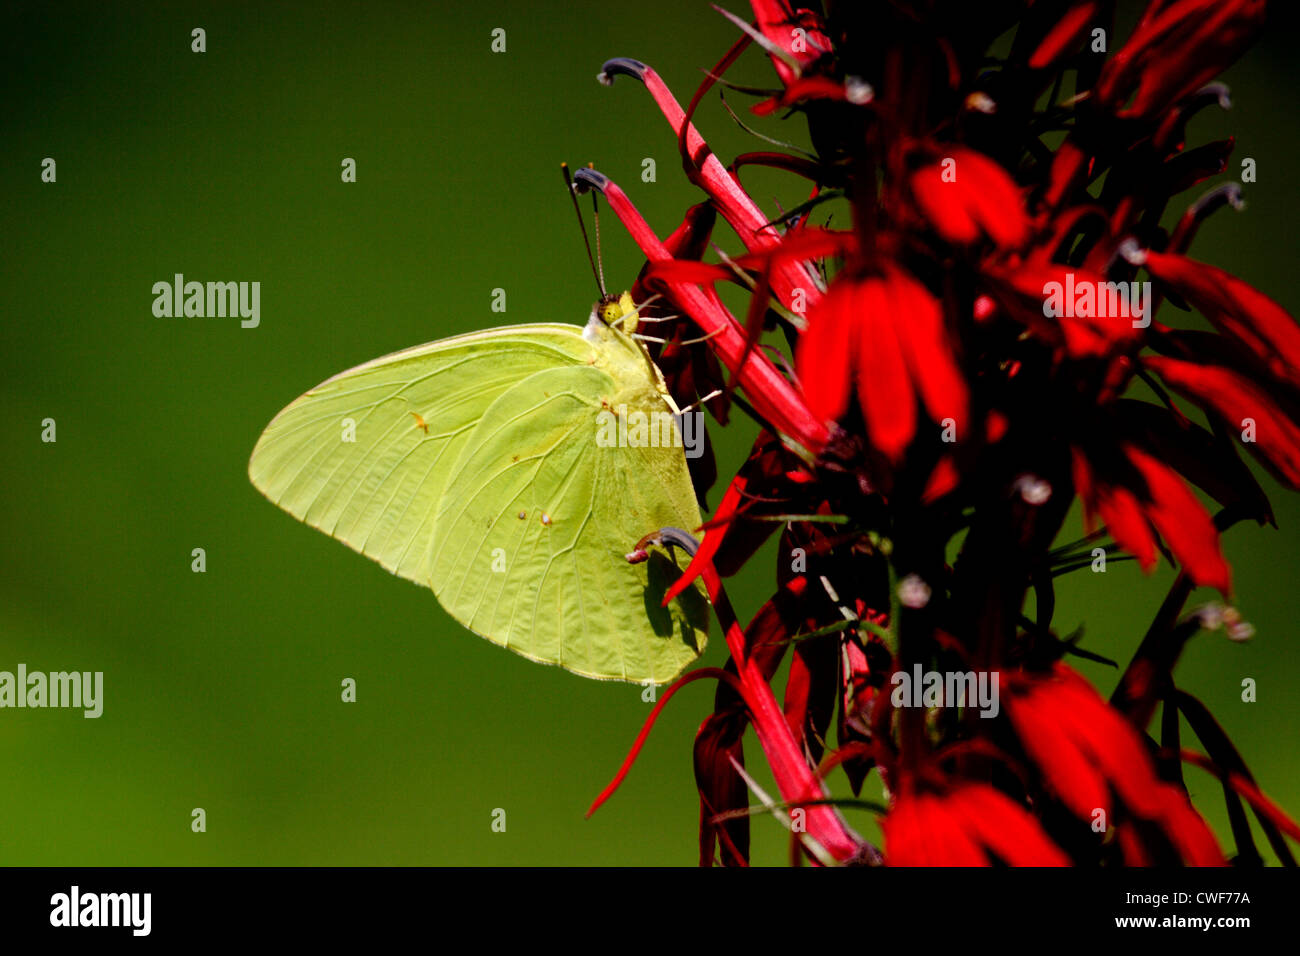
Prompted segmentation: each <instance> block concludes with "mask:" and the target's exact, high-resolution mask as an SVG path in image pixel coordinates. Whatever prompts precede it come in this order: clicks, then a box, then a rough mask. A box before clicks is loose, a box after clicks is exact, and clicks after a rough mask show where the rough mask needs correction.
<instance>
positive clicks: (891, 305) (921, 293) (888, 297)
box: [796, 268, 968, 462]
mask: <svg viewBox="0 0 1300 956" xmlns="http://www.w3.org/2000/svg"><path fill="white" fill-rule="evenodd" d="M796 360H797V362H798V364H797V368H798V371H799V378H800V381H801V382H802V383H803V389H804V398H805V399H806V400H807V402H808V407H809V408H810V409H812V411H813V413H814V414H816V415H818V416H819V417H820V418H823V419H825V420H828V421H833V420H835V419H837V418H840V417H841V416H842V415H843V414H844V412H845V409H846V408H847V407H848V402H849V390H850V385H851V382H852V381H853V380H854V379H856V382H857V389H858V399H859V401H860V402H861V404H862V410H863V413H864V415H865V416H866V422H867V435H868V437H869V438H870V440H871V443H872V445H874V446H875V447H876V448H877V449H879V450H880V451H881V452H883V453H884V454H885V456H886V457H888V458H889V459H890V460H891V461H895V462H897V461H898V460H899V459H900V458H901V457H902V454H903V452H904V450H905V449H906V448H907V446H908V445H909V444H910V443H911V441H912V438H913V436H914V435H915V433H916V415H915V408H916V398H917V395H918V394H919V396H920V398H921V401H922V403H923V405H924V406H925V409H926V411H927V412H928V413H929V415H930V417H931V419H933V420H934V421H935V422H942V421H943V420H944V419H951V420H952V422H953V423H954V425H955V427H956V429H957V432H958V433H959V434H963V433H964V432H965V428H966V418H967V402H968V396H967V388H966V382H965V380H964V379H963V378H962V375H961V372H960V371H959V369H958V368H957V362H956V359H955V358H954V356H953V352H952V346H951V345H950V343H949V340H948V333H947V330H946V329H945V328H944V320H943V313H942V310H941V309H940V306H939V303H938V302H937V301H936V300H935V298H934V296H932V295H931V294H930V293H929V291H928V290H927V289H926V288H925V286H923V285H921V284H920V283H919V282H917V281H916V280H915V279H913V278H912V277H911V276H909V275H907V274H906V273H905V272H903V271H902V270H901V269H896V268H891V269H889V270H888V271H887V272H886V273H885V274H884V275H883V276H880V277H876V276H867V277H865V278H861V279H859V278H854V277H844V278H841V279H839V280H838V281H837V282H835V283H834V284H833V285H832V286H831V288H830V291H829V293H828V294H827V295H826V297H825V298H824V299H823V300H822V301H821V303H820V304H819V305H818V306H817V308H816V309H815V310H814V311H813V312H812V313H810V314H809V316H808V331H807V332H806V333H805V334H804V337H803V339H802V340H801V341H800V344H799V350H798V352H797V353H796Z"/></svg>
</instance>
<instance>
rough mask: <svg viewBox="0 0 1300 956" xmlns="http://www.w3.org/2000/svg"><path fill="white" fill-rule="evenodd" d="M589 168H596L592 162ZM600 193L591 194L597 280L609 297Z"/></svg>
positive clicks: (604, 295) (602, 294) (604, 294)
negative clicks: (603, 252) (606, 285)
mask: <svg viewBox="0 0 1300 956" xmlns="http://www.w3.org/2000/svg"><path fill="white" fill-rule="evenodd" d="M587 168H588V169H595V168H596V167H595V165H594V164H592V163H588V164H587ZM598 196H599V193H597V192H596V191H594V190H593V191H592V194H591V217H592V221H593V222H594V223H595V230H596V281H597V282H599V283H600V294H601V296H603V297H608V296H609V293H608V292H606V291H605V260H604V259H602V258H601V255H600V200H599V199H598V198H597V197H598Z"/></svg>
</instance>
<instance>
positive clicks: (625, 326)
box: [596, 292, 637, 335]
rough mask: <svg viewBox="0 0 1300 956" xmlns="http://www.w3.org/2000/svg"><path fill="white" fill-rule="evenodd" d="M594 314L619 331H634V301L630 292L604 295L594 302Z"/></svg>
mask: <svg viewBox="0 0 1300 956" xmlns="http://www.w3.org/2000/svg"><path fill="white" fill-rule="evenodd" d="M596 314H597V315H598V316H600V320H601V321H602V322H604V323H605V324H606V325H608V326H610V327H612V328H616V329H618V330H619V331H621V332H626V333H627V334H629V335H631V334H632V333H633V332H635V331H636V325H637V311H636V303H635V302H633V301H632V295H631V293H628V292H624V293H623V294H622V295H606V296H604V297H603V298H601V300H600V301H599V302H597V303H596Z"/></svg>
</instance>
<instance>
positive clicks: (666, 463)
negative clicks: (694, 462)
mask: <svg viewBox="0 0 1300 956" xmlns="http://www.w3.org/2000/svg"><path fill="white" fill-rule="evenodd" d="M626 384H627V383H625V382H624V383H621V385H620V383H617V382H616V381H615V380H614V378H612V377H611V375H610V374H608V373H607V372H606V371H605V370H604V369H602V368H597V367H592V366H580V367H571V368H564V369H553V370H548V371H541V372H536V373H534V374H533V375H531V376H530V377H528V378H527V379H525V380H523V381H522V382H520V383H519V384H518V385H516V386H514V387H513V388H511V389H510V390H508V391H506V392H504V393H503V394H502V395H501V396H500V397H499V398H498V399H497V400H496V401H495V402H493V403H492V405H491V407H490V408H489V409H487V411H486V413H485V414H484V415H483V418H482V420H481V421H480V422H479V423H478V426H477V427H476V428H475V429H474V432H473V434H472V436H471V438H470V440H469V442H468V443H467V445H466V446H465V451H464V452H463V453H462V455H461V458H460V461H459V462H458V463H457V465H456V468H455V470H454V471H453V472H452V474H451V476H450V478H449V479H448V482H447V485H446V488H445V490H444V492H443V497H442V503H441V505H440V506H439V509H438V517H437V521H436V524H435V533H434V546H433V550H432V555H431V560H430V574H431V578H432V582H433V588H434V591H435V593H436V594H437V595H438V599H439V601H440V602H441V603H442V605H443V607H445V608H446V609H447V611H448V612H449V613H450V614H451V615H452V616H453V617H455V618H456V619H457V620H459V621H460V622H461V623H462V624H464V625H465V626H466V627H468V628H469V629H470V630H472V631H474V632H475V633H477V634H480V635H482V636H484V637H486V638H488V639H489V640H491V641H494V642H496V643H498V644H501V645H503V646H505V647H509V648H510V649H511V650H514V651H516V652H518V653H520V654H523V655H524V656H526V657H529V658H531V659H533V660H537V661H542V662H545V663H550V664H558V665H560V666H561V667H564V668H566V669H567V670H571V671H574V672H575V673H578V674H582V675H584V676H586V677H596V678H603V679H615V680H627V681H635V682H647V681H652V682H654V683H664V682H667V681H669V680H671V679H673V678H674V677H676V676H677V675H678V674H679V673H681V671H682V670H683V669H684V668H685V667H686V666H687V665H688V664H690V663H691V662H692V661H693V660H695V658H696V657H698V656H699V654H700V653H701V651H702V650H703V648H704V644H705V641H706V640H707V636H708V612H707V605H706V603H705V601H704V598H703V597H702V595H701V594H700V593H699V592H698V591H696V590H693V589H689V590H688V591H687V592H686V593H685V594H683V595H682V597H681V598H680V599H679V600H677V601H674V602H672V603H671V604H670V605H669V606H668V607H666V608H665V607H663V606H661V601H662V599H663V595H664V592H665V590H666V589H667V587H668V585H669V584H671V583H672V581H673V580H675V579H676V577H677V576H678V575H679V574H680V566H679V565H674V563H673V561H671V560H670V559H669V558H667V557H666V556H664V555H663V554H659V553H655V554H653V555H652V557H651V559H650V560H649V561H647V562H644V563H641V564H629V563H628V561H627V559H626V554H627V552H629V551H630V550H631V549H632V547H633V545H634V544H635V543H636V542H637V540H638V539H640V538H641V537H642V536H644V535H645V534H647V533H649V532H651V531H655V530H657V529H659V528H661V527H664V526H668V525H671V526H676V527H681V528H688V529H689V528H694V527H696V526H698V525H699V523H700V515H699V511H698V509H697V507H696V504H695V493H694V491H693V489H692V487H691V482H690V475H689V472H688V469H687V465H686V458H685V454H684V452H683V450H682V448H681V447H662V443H661V446H660V447H640V448H629V447H606V446H604V445H602V443H600V442H599V441H598V431H599V428H600V418H599V416H600V413H601V411H602V409H604V408H605V406H607V405H608V406H613V405H614V404H615V399H616V398H617V399H618V401H620V402H623V401H626V403H627V406H628V410H629V414H631V413H632V412H635V411H638V410H641V411H645V412H655V411H658V412H665V413H666V412H667V410H668V407H667V405H666V404H665V403H664V402H663V400H662V398H660V397H659V396H658V395H657V394H656V392H655V390H654V388H653V384H652V383H651V382H650V380H649V378H648V377H646V378H645V380H644V383H643V385H644V387H643V388H641V389H640V390H639V391H636V392H635V394H634V395H629V394H628V393H627V391H626V390H625V388H624V387H621V386H626ZM674 427H675V426H674ZM681 560H683V562H684V559H681Z"/></svg>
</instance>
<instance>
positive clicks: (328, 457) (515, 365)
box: [248, 324, 592, 585]
mask: <svg viewBox="0 0 1300 956" xmlns="http://www.w3.org/2000/svg"><path fill="white" fill-rule="evenodd" d="M591 356H592V346H591V345H590V344H589V343H588V342H587V341H585V340H584V339H583V337H582V330H581V329H580V328H578V327H577V326H571V325H562V324H545V325H540V324H539V325H527V326H511V327H507V328H501V329H490V330H486V331H483V332H474V333H471V334H469V335H462V336H457V337H455V338H450V339H443V340H441V341H438V342H431V343H429V344H427V345H420V346H416V347H415V348H411V349H406V350H404V351H401V352H395V353H393V354H392V355H387V356H384V357H383V358H378V359H375V360H374V361H372V362H367V363H366V364H364V365H360V366H357V367H356V368H353V369H350V370H349V371H346V372H343V373H341V374H339V375H336V376H334V377H333V378H331V379H328V380H327V381H325V382H322V383H321V384H320V385H317V386H316V387H315V388H313V389H312V390H311V391H309V392H307V393H306V394H305V395H303V396H302V397H300V398H298V399H297V400H296V401H294V402H293V403H292V404H290V405H289V406H288V407H286V408H285V409H284V410H283V411H282V412H280V414H278V415H277V416H276V417H275V419H274V420H273V421H272V422H271V423H270V425H268V426H267V427H266V430H265V431H264V432H263V433H262V436H261V438H260V439H258V442H257V446H256V447H255V448H254V449H253V455H252V458H251V459H250V461H249V464H248V474H249V477H250V478H251V479H252V482H253V484H254V485H255V486H257V488H258V489H259V490H260V491H261V492H262V493H263V494H264V495H266V497H267V498H269V499H270V500H271V501H272V502H274V503H275V504H277V505H279V506H280V507H281V508H283V509H284V510H285V511H287V512H289V513H290V514H292V515H293V516H294V517H296V518H298V519H299V520H301V521H303V522H305V523H307V524H309V525H311V526H312V527H314V528H319V529H320V530H321V531H324V532H325V533H326V534H329V535H332V536H333V537H335V538H338V539H339V540H340V541H342V542H343V543H344V544H346V545H347V546H348V547H350V548H353V549H354V550H356V551H359V552H361V553H362V554H364V555H366V556H367V557H369V558H372V559H374V560H375V561H378V562H379V563H380V564H382V565H383V566H384V567H385V568H387V569H388V570H389V571H392V572H393V573H395V574H400V575H401V576H402V577H405V578H409V579H410V580H412V581H415V582H416V583H418V584H423V585H428V584H429V571H428V556H429V546H430V543H431V542H432V539H433V528H434V518H435V516H436V513H437V507H438V502H439V500H440V498H441V496H442V491H443V487H444V485H445V483H446V480H447V476H448V475H449V474H450V473H451V470H452V468H453V466H454V465H455V463H456V461H457V459H458V458H459V456H460V453H461V451H462V450H463V448H464V447H465V444H466V442H467V441H468V439H469V437H470V434H471V433H472V432H473V430H474V428H475V427H476V426H477V425H478V423H479V420H480V419H481V418H482V417H483V413H484V412H485V411H486V410H487V408H488V407H489V406H490V405H491V404H492V402H493V401H494V400H496V399H497V398H499V397H500V396H501V395H502V394H503V393H504V392H506V391H507V390H508V389H510V388H511V387H512V386H514V385H516V384H518V383H519V382H520V380H521V379H524V378H526V377H527V376H529V375H531V374H533V373H535V372H539V371H543V370H546V369H557V368H573V367H574V366H577V365H583V364H584V363H586V362H587V361H588V360H589V359H590V358H591Z"/></svg>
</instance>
